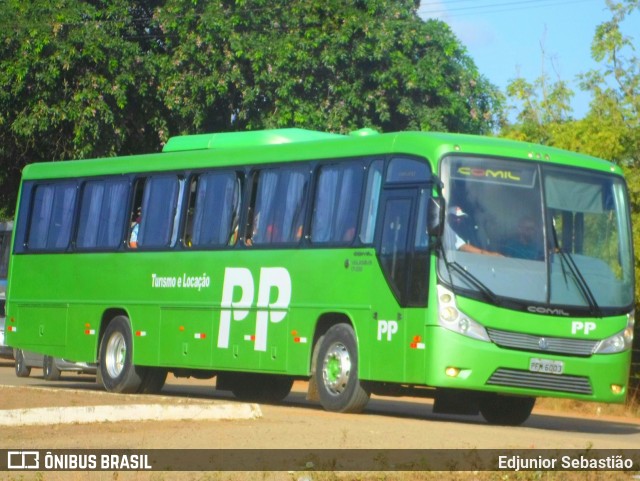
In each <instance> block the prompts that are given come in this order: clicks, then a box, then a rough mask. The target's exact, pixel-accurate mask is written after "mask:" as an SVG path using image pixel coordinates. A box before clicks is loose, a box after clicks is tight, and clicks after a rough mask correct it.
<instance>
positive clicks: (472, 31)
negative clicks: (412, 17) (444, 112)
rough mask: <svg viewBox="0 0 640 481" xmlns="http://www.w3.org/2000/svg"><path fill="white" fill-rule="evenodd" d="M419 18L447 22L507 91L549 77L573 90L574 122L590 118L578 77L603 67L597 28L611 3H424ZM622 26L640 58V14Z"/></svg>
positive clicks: (485, 0)
mask: <svg viewBox="0 0 640 481" xmlns="http://www.w3.org/2000/svg"><path fill="white" fill-rule="evenodd" d="M418 13H419V14H420V16H421V17H422V18H425V19H426V18H437V19H439V20H442V21H444V22H446V23H447V24H448V25H449V26H450V27H451V29H452V30H453V32H454V33H455V34H456V36H457V37H458V39H459V40H460V41H461V42H462V44H464V45H465V46H466V48H467V50H468V52H469V55H470V56H471V57H472V58H473V60H474V61H475V64H476V66H477V67H478V70H479V71H480V73H481V74H482V75H484V76H485V77H486V78H488V79H489V81H490V82H491V83H493V84H494V85H496V86H497V87H499V88H500V90H502V91H503V92H504V91H505V88H506V86H507V84H508V83H509V81H510V80H512V79H514V78H516V77H517V76H522V77H523V78H524V79H526V80H527V81H529V82H533V81H534V80H535V79H536V78H538V77H540V75H541V74H542V73H543V72H544V73H545V74H547V76H548V77H549V80H550V81H555V80H558V79H560V80H563V81H566V82H567V83H568V84H569V87H570V88H571V90H573V92H574V94H575V95H574V98H573V102H572V107H573V116H574V118H577V119H579V118H582V117H584V115H585V114H586V113H587V111H588V109H589V102H590V96H589V94H588V93H586V92H582V91H581V90H580V88H579V81H578V80H577V78H576V76H577V75H578V74H580V73H585V72H588V71H589V70H592V69H596V68H598V67H599V65H598V64H597V63H596V62H595V61H593V60H592V58H591V42H592V40H593V35H594V33H595V31H596V27H597V26H598V25H599V24H600V23H602V22H604V21H607V20H610V19H611V12H610V11H609V10H608V9H607V6H606V3H605V0H422V2H421V4H420V9H419V11H418ZM622 27H623V32H624V33H625V34H626V35H628V36H631V37H633V39H634V45H635V46H636V49H637V51H636V52H635V53H636V55H640V12H638V11H635V12H634V13H633V14H632V15H631V16H629V17H627V19H626V20H625V22H624V23H623V24H622ZM543 59H544V62H543Z"/></svg>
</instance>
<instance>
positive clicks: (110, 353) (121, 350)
mask: <svg viewBox="0 0 640 481" xmlns="http://www.w3.org/2000/svg"><path fill="white" fill-rule="evenodd" d="M126 358H127V343H126V342H125V339H124V336H123V335H122V334H121V333H119V332H114V333H113V335H112V336H111V337H110V338H109V342H108V343H107V348H106V352H105V359H104V360H105V367H106V369H107V373H108V374H109V377H111V378H112V379H114V378H116V377H118V376H119V375H120V374H121V373H122V370H123V369H124V364H125V360H126Z"/></svg>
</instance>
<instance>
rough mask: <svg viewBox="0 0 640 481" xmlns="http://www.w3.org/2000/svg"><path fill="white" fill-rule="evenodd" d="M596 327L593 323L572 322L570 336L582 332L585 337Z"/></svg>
mask: <svg viewBox="0 0 640 481" xmlns="http://www.w3.org/2000/svg"><path fill="white" fill-rule="evenodd" d="M596 327H598V326H597V325H596V323H595V322H590V321H588V322H582V321H573V322H572V323H571V334H573V335H575V334H577V333H578V331H582V332H583V333H584V334H585V335H586V334H589V333H590V332H591V331H595V330H596Z"/></svg>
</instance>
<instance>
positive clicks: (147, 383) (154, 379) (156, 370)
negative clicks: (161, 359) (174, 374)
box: [138, 367, 167, 394]
mask: <svg viewBox="0 0 640 481" xmlns="http://www.w3.org/2000/svg"><path fill="white" fill-rule="evenodd" d="M166 380H167V370H166V369H163V368H161V367H147V368H145V373H144V379H143V380H142V384H140V388H139V389H138V392H139V393H140V394H157V393H159V392H160V391H162V388H163V387H164V383H165V381H166Z"/></svg>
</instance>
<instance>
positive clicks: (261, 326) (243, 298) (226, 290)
mask: <svg viewBox="0 0 640 481" xmlns="http://www.w3.org/2000/svg"><path fill="white" fill-rule="evenodd" d="M254 295H255V283H254V281H253V275H252V274H251V271H250V270H249V269H246V268H244V267H227V268H226V269H225V271H224V285H223V286H222V303H221V307H222V311H221V312H220V329H219V331H218V347H219V348H221V349H227V348H228V347H229V335H230V333H231V319H233V320H234V321H242V320H244V319H246V318H247V316H248V315H249V308H250V307H251V306H252V305H253V302H254V298H255V296H254ZM290 302H291V276H290V275H289V271H288V270H287V269H285V268H284V267H263V268H261V269H260V279H259V281H258V302H257V304H256V307H257V308H258V310H257V313H256V333H255V346H254V350H256V351H266V350H267V328H268V326H269V322H273V323H278V322H281V321H282V320H283V319H284V318H285V317H286V315H287V309H288V308H289V303H290Z"/></svg>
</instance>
